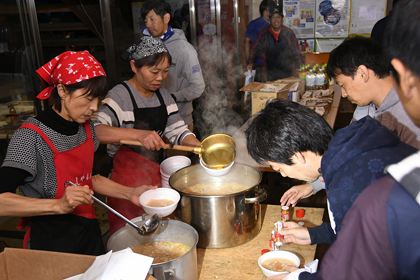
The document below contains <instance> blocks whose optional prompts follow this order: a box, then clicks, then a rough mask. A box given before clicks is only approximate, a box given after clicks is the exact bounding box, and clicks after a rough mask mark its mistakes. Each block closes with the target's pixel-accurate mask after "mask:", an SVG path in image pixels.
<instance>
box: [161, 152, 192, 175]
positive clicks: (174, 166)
mask: <svg viewBox="0 0 420 280" xmlns="http://www.w3.org/2000/svg"><path fill="white" fill-rule="evenodd" d="M190 165H191V160H190V159H189V158H188V157H186V156H173V157H168V158H167V159H165V160H164V161H162V163H161V164H160V174H161V175H162V176H165V177H168V178H169V177H171V175H172V173H174V172H176V171H178V170H179V169H181V168H184V167H186V166H190Z"/></svg>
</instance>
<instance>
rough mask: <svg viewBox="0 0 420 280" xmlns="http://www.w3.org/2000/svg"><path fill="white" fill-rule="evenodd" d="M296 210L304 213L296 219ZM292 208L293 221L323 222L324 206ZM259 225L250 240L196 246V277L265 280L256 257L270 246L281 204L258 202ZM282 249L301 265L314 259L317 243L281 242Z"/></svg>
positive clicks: (307, 223) (315, 223) (308, 225)
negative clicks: (228, 245)
mask: <svg viewBox="0 0 420 280" xmlns="http://www.w3.org/2000/svg"><path fill="white" fill-rule="evenodd" d="M297 209H304V210H305V216H304V217H303V218H296V217H295V216H294V213H295V211H296V210H297ZM292 210H293V211H291V220H292V221H296V222H299V221H303V222H304V223H305V226H307V227H313V226H317V225H320V224H321V223H322V216H323V214H324V209H323V208H311V207H295V208H292ZM261 211H262V221H263V222H262V223H263V224H262V228H261V231H260V233H259V234H258V235H257V236H256V237H255V238H254V239H252V240H251V241H249V242H247V243H245V244H242V245H239V246H236V247H232V248H225V249H200V248H198V249H197V266H198V279H200V280H207V279H256V280H260V279H261V280H265V279H266V277H265V276H264V275H263V273H262V271H261V269H260V267H259V266H258V258H259V257H260V256H261V250H262V249H269V240H270V238H271V231H272V230H273V229H274V223H275V222H277V221H279V220H280V219H281V206H280V205H266V204H263V205H261ZM281 250H285V251H290V252H293V253H295V254H296V255H297V256H298V257H299V259H300V262H301V267H303V265H305V264H307V263H309V262H311V261H313V259H314V256H315V250H316V245H312V246H310V245H307V246H303V245H296V244H284V245H283V246H282V247H281Z"/></svg>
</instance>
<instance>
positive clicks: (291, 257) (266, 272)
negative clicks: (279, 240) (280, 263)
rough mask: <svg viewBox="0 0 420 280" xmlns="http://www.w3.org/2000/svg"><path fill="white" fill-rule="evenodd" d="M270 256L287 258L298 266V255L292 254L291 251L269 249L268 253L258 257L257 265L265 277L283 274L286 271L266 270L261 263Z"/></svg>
mask: <svg viewBox="0 0 420 280" xmlns="http://www.w3.org/2000/svg"><path fill="white" fill-rule="evenodd" d="M272 258H282V259H288V260H290V261H292V262H294V263H295V264H296V266H297V267H299V266H300V259H299V257H298V256H296V255H295V254H293V253H292V252H288V251H271V252H268V253H265V254H264V255H262V256H261V257H260V258H259V259H258V265H259V266H260V268H261V270H262V272H263V273H264V275H265V277H270V276H274V275H279V274H283V273H286V272H278V271H273V270H268V269H266V268H264V267H263V266H262V263H263V262H264V261H266V260H268V259H272Z"/></svg>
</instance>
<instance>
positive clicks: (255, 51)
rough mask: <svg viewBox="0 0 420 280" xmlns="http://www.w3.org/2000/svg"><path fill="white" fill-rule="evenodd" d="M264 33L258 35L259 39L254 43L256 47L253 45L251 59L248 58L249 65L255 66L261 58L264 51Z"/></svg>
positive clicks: (250, 53)
mask: <svg viewBox="0 0 420 280" xmlns="http://www.w3.org/2000/svg"><path fill="white" fill-rule="evenodd" d="M263 34H264V33H263V32H261V33H260V35H258V37H257V39H256V40H255V42H254V45H252V47H251V50H250V52H249V58H248V64H249V63H252V64H254V63H255V62H257V60H258V59H259V58H260V57H261V55H262V53H263V50H264V41H265V40H264V39H263V37H264V36H262V35H263Z"/></svg>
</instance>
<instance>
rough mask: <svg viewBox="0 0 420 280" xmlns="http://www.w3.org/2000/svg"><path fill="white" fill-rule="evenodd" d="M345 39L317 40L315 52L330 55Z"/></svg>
mask: <svg viewBox="0 0 420 280" xmlns="http://www.w3.org/2000/svg"><path fill="white" fill-rule="evenodd" d="M343 41H344V39H316V40H315V52H317V53H330V52H331V51H332V50H333V49H335V48H336V47H338V46H339V45H340V44H341V43H342V42H343Z"/></svg>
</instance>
